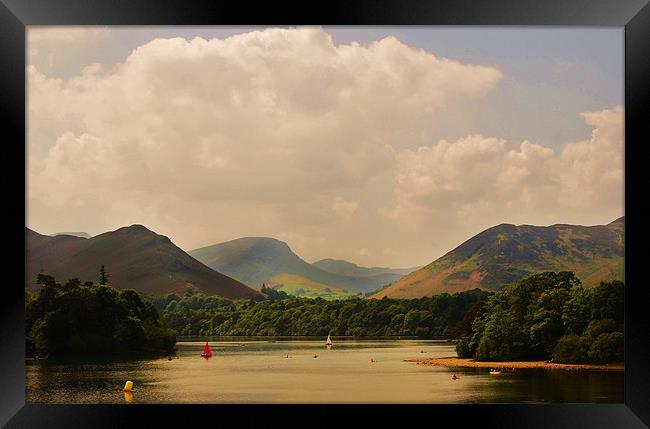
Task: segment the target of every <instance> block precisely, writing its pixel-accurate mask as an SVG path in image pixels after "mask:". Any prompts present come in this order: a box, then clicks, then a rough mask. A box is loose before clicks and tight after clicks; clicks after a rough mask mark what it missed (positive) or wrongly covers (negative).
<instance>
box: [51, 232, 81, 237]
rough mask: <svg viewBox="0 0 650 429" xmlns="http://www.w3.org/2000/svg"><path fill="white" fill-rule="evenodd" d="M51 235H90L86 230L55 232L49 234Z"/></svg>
mask: <svg viewBox="0 0 650 429" xmlns="http://www.w3.org/2000/svg"><path fill="white" fill-rule="evenodd" d="M50 235H51V236H52V237H55V236H57V235H72V236H73V237H81V238H90V237H91V235H90V234H88V233H87V232H57V233H54V234H50Z"/></svg>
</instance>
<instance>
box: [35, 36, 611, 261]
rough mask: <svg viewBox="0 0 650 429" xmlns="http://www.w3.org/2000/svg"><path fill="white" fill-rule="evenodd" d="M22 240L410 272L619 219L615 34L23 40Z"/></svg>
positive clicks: (54, 38)
mask: <svg viewBox="0 0 650 429" xmlns="http://www.w3.org/2000/svg"><path fill="white" fill-rule="evenodd" d="M27 52H28V55H27V58H28V60H27V62H28V64H27V67H26V74H27V100H28V114H27V135H28V137H27V198H26V200H27V201H26V205H27V226H28V227H29V228H32V229H34V230H36V231H38V232H40V233H43V234H51V233H56V232H60V231H85V232H87V233H89V234H91V235H96V234H99V233H102V232H106V231H110V230H114V229H117V228H119V227H122V226H125V225H131V224H136V223H137V224H143V225H145V226H147V227H148V228H149V229H151V230H153V231H155V232H157V233H159V234H163V235H166V236H168V237H170V238H171V240H172V241H173V242H174V243H175V244H176V245H178V246H179V247H181V248H182V249H185V250H192V249H195V248H198V247H202V246H207V245H211V244H215V243H219V242H223V241H227V240H232V239H235V238H239V237H248V236H268V237H275V238H277V239H280V240H283V241H285V242H287V243H288V244H289V246H290V247H291V248H292V249H293V250H294V251H295V252H296V253H297V254H298V255H300V256H301V257H303V258H304V259H306V260H307V261H310V262H312V261H316V260H318V259H321V258H335V259H345V260H348V261H351V262H354V263H357V264H359V265H363V266H390V267H413V266H417V265H422V264H426V263H429V262H431V261H433V260H435V259H436V258H438V257H440V256H442V255H443V254H445V253H446V252H448V251H450V250H452V249H453V248H454V247H456V246H458V245H459V244H461V243H462V242H463V241H465V240H466V239H468V238H470V237H471V236H473V235H474V234H477V233H478V232H480V231H482V230H484V229H486V228H488V227H490V226H494V225H497V224H500V223H514V224H518V225H519V224H531V225H551V224H555V223H571V224H582V225H596V224H606V223H609V222H611V221H613V220H614V219H616V218H618V217H620V216H622V215H623V214H624V213H623V192H624V184H623V176H624V165H623V150H624V143H623V116H624V111H623V30H622V28H606V27H600V28H583V27H575V28H566V27H562V28H560V27H522V28H517V27H497V28H492V27H327V26H326V27H281V28H280V27H275V28H264V27H29V28H28V34H27Z"/></svg>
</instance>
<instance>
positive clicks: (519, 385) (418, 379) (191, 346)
mask: <svg viewBox="0 0 650 429" xmlns="http://www.w3.org/2000/svg"><path fill="white" fill-rule="evenodd" d="M334 341H335V344H334V346H333V347H331V349H327V348H326V347H325V345H324V339H319V340H288V341H284V340H283V341H280V340H278V341H275V342H273V341H266V340H263V341H262V340H260V341H257V340H252V339H250V338H248V339H244V340H241V341H218V342H217V341H214V342H210V347H211V348H212V353H213V357H212V358H210V359H208V360H206V359H204V358H202V357H201V356H200V354H201V351H202V350H203V346H204V344H205V342H179V343H177V352H176V354H175V355H174V356H173V359H172V360H168V357H167V356H165V357H163V358H156V359H142V360H128V361H127V360H122V361H110V362H107V361H101V360H95V361H74V360H65V361H58V362H57V361H52V360H48V361H43V360H36V361H35V360H28V361H27V362H26V368H25V371H26V383H27V388H26V402H28V403H476V402H488V403H490V402H492V403H538V402H623V391H624V373H623V372H592V371H585V372H582V371H560V370H555V371H548V370H544V369H535V370H533V369H531V370H522V371H520V373H519V374H517V375H502V376H494V375H489V373H488V370H487V369H478V368H453V369H452V368H443V367H434V366H424V365H417V364H416V363H413V362H404V359H413V358H420V357H444V356H455V355H456V353H455V349H454V345H453V344H450V343H447V342H441V341H423V340H338V341H337V340H336V339H334ZM241 344H245V346H241ZM287 355H288V356H289V357H286V356H287ZM314 355H317V356H318V357H317V358H314ZM371 359H372V360H374V362H371ZM453 373H456V374H457V375H458V376H460V378H459V379H458V380H451V375H452V374H453ZM126 380H131V381H133V383H134V389H133V393H132V394H125V393H124V392H122V387H123V386H124V383H125V381H126Z"/></svg>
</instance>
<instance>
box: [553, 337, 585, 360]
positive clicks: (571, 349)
mask: <svg viewBox="0 0 650 429" xmlns="http://www.w3.org/2000/svg"><path fill="white" fill-rule="evenodd" d="M589 345H590V344H589V340H588V339H587V338H584V337H579V336H577V335H565V336H564V337H562V338H560V340H559V341H558V342H557V344H556V346H555V349H553V353H552V354H551V357H552V358H553V361H554V362H559V363H583V362H587V361H588V359H589V358H588V356H587V351H588V350H589Z"/></svg>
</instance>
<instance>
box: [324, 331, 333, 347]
mask: <svg viewBox="0 0 650 429" xmlns="http://www.w3.org/2000/svg"><path fill="white" fill-rule="evenodd" d="M325 345H326V346H331V345H332V340H331V339H330V334H327V341H325Z"/></svg>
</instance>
